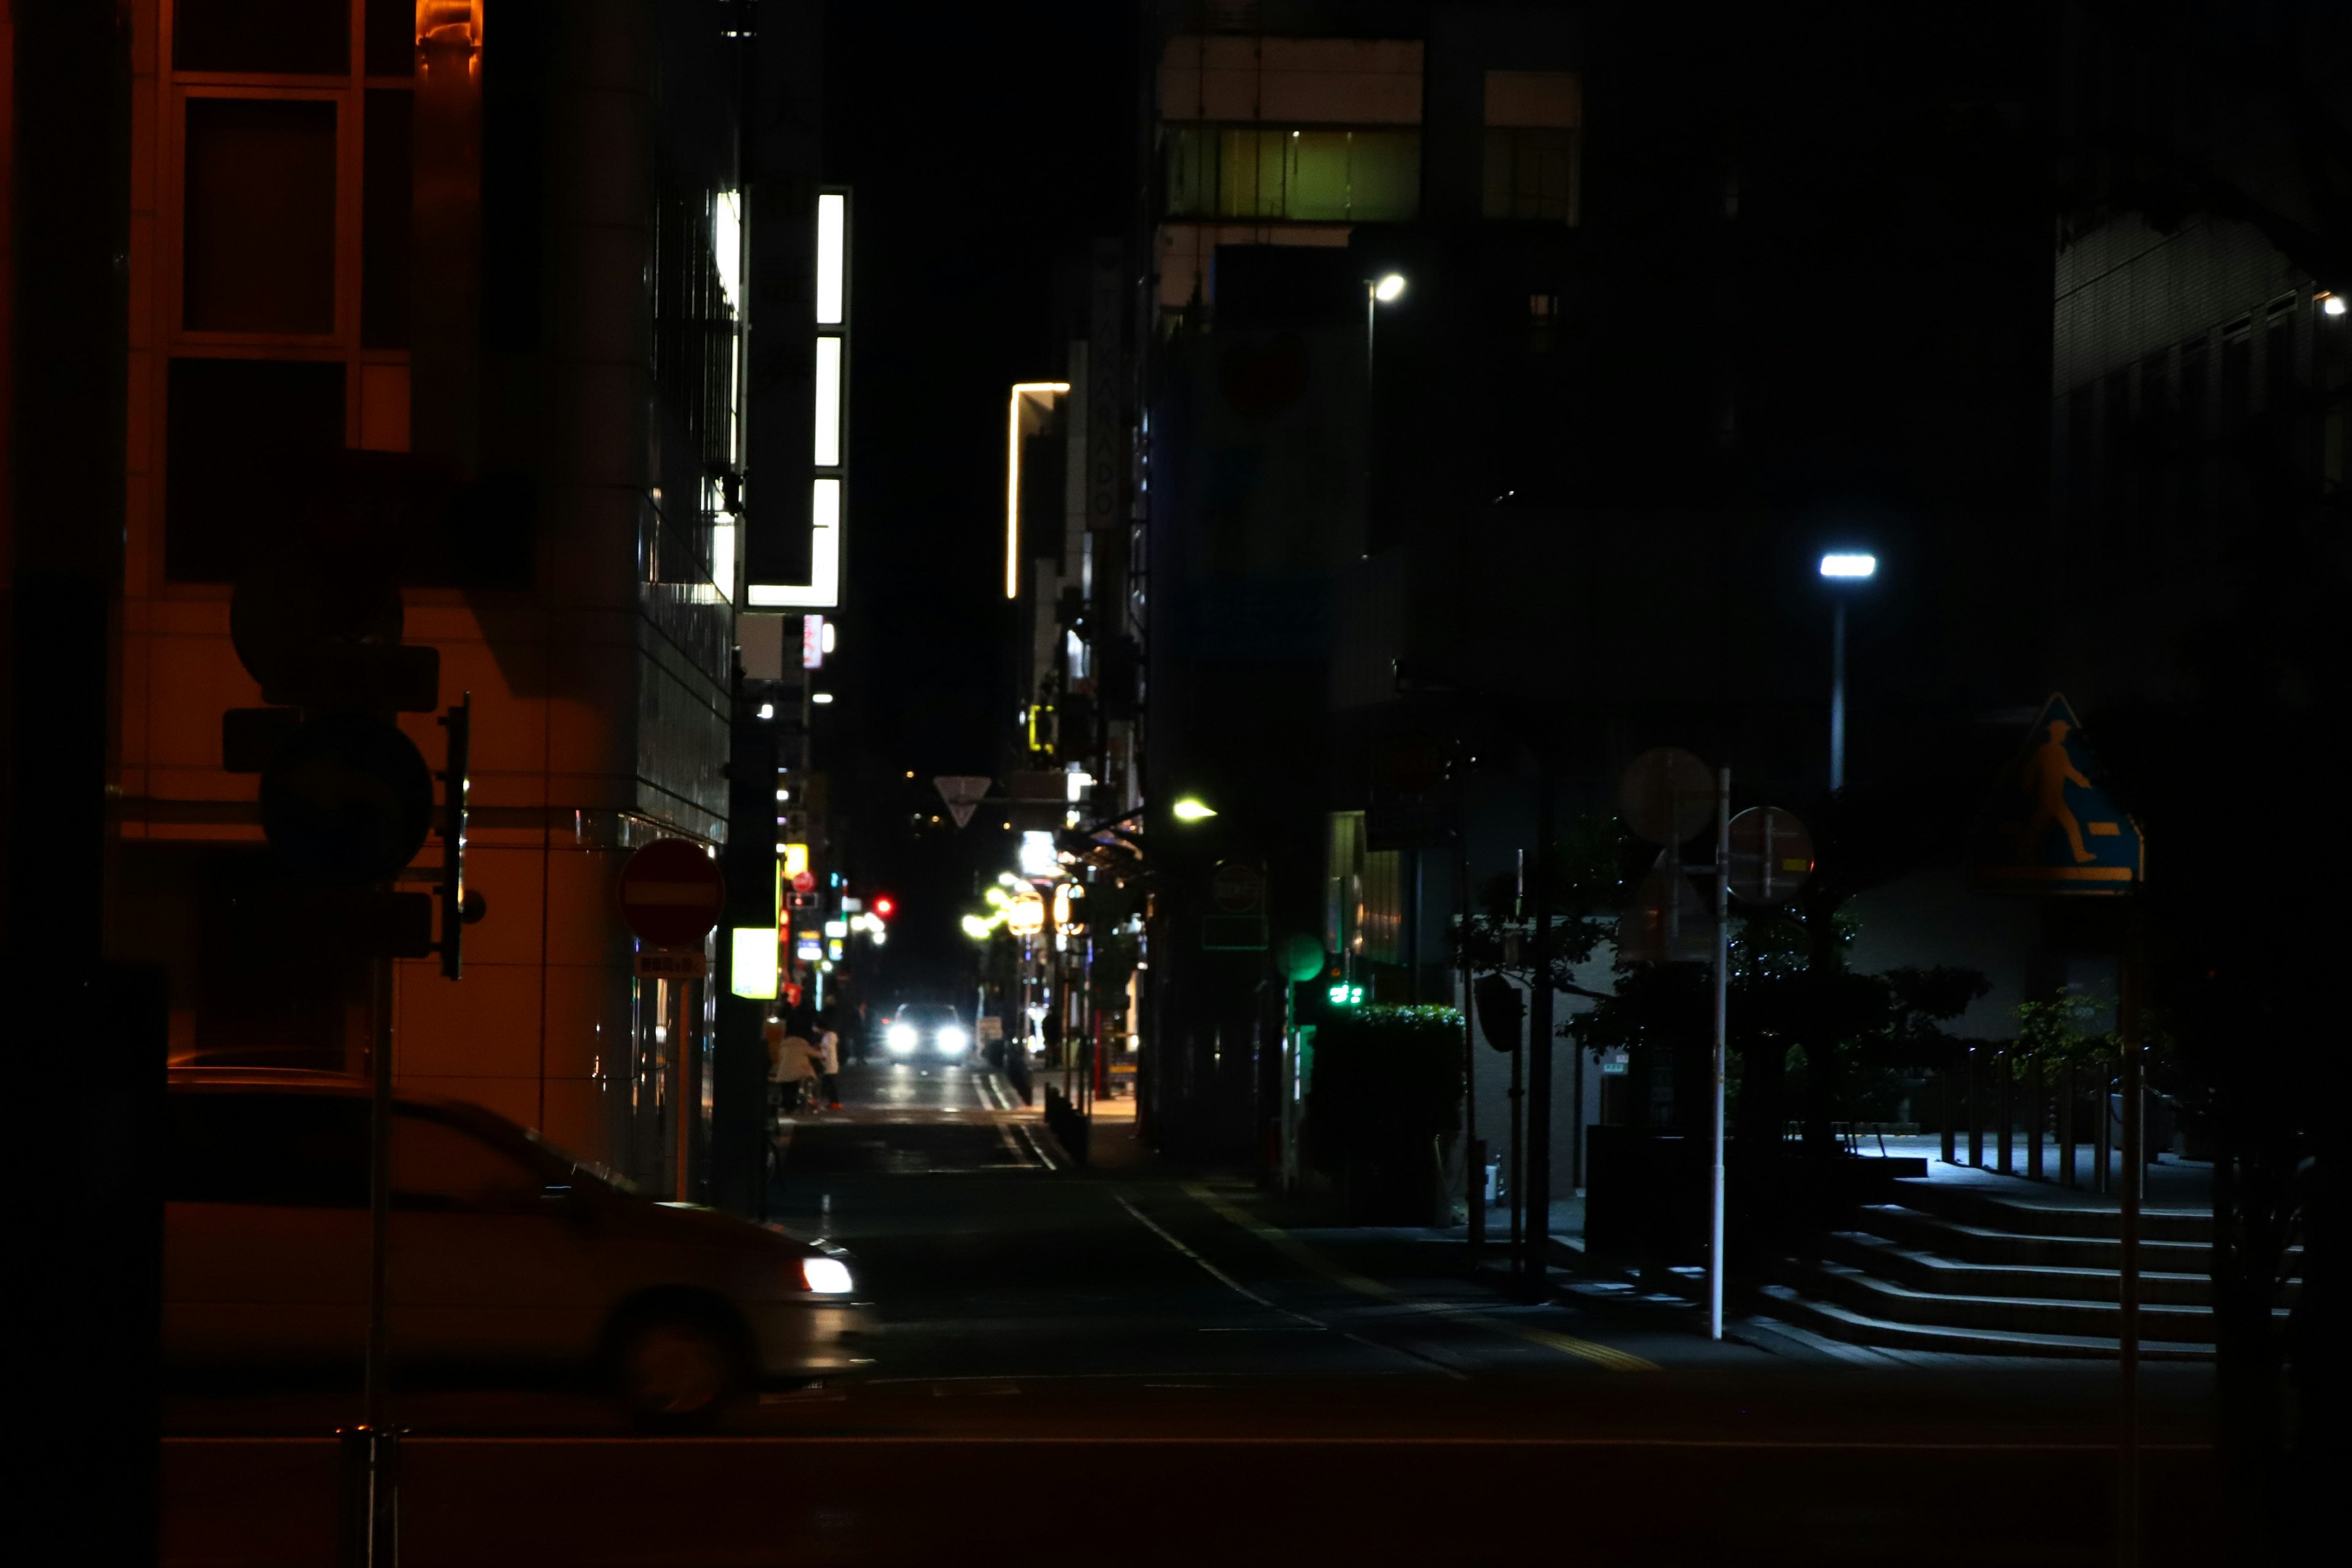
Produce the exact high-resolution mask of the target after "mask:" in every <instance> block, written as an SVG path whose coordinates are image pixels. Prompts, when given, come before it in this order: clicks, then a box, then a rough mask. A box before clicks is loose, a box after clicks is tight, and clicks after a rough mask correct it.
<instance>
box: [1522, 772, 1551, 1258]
mask: <svg viewBox="0 0 2352 1568" xmlns="http://www.w3.org/2000/svg"><path fill="white" fill-rule="evenodd" d="M1536 780H1537V783H1536V857H1535V858H1536V864H1535V874H1536V875H1535V882H1536V886H1535V931H1534V936H1535V952H1534V955H1533V957H1532V958H1530V959H1529V960H1528V974H1529V975H1530V976H1531V978H1532V979H1533V982H1534V989H1535V994H1534V995H1533V996H1531V997H1529V998H1528V1001H1529V1002H1530V1003H1531V1004H1532V1005H1531V1006H1530V1008H1529V1011H1528V1105H1527V1108H1526V1110H1525V1115H1526V1117H1527V1126H1528V1134H1527V1136H1528V1167H1527V1169H1528V1175H1527V1216H1528V1217H1527V1224H1526V1226H1525V1228H1524V1230H1523V1231H1522V1232H1521V1234H1522V1236H1523V1237H1524V1240H1525V1248H1526V1258H1527V1261H1526V1268H1525V1273H1524V1275H1523V1282H1524V1283H1525V1285H1526V1287H1527V1289H1528V1290H1529V1291H1530V1292H1531V1293H1532V1294H1533V1295H1534V1296H1535V1297H1536V1298H1538V1299H1540V1298H1541V1297H1542V1295H1543V1289H1544V1282H1545V1280H1546V1279H1547V1278H1548V1269H1549V1254H1550V1251H1551V1028H1552V1020H1551V900H1552V891H1553V889H1552V875H1551V840H1552V831H1553V826H1552V798H1551V795H1552V774H1551V764H1550V763H1549V759H1545V758H1538V762H1537V763H1536Z"/></svg>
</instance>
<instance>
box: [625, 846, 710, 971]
mask: <svg viewBox="0 0 2352 1568" xmlns="http://www.w3.org/2000/svg"><path fill="white" fill-rule="evenodd" d="M620 898H621V918H622V919H623V920H625V921H628V922H629V929H630V930H631V931H635V932H636V933H637V940H638V941H639V942H645V943H646V944H647V945H648V946H651V947H699V946H700V945H701V944H702V939H703V938H704V937H706V936H709V934H710V928H711V927H712V926H715V925H717V924H718V923H719V910H722V909H724V908H725V907H726V903H727V879H726V878H725V877H724V876H722V875H721V874H720V873H719V862H718V861H716V860H714V859H712V858H710V855H709V852H707V851H706V850H705V849H704V848H703V847H702V846H701V845H699V844H692V843H688V841H687V840H686V839H683V838H656V839H655V840H654V841H653V842H652V843H651V844H648V845H646V847H644V848H642V849H640V850H638V851H637V852H636V853H635V854H634V855H632V856H630V857H629V863H628V864H627V865H626V866H624V867H623V868H621V885H620Z"/></svg>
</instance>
